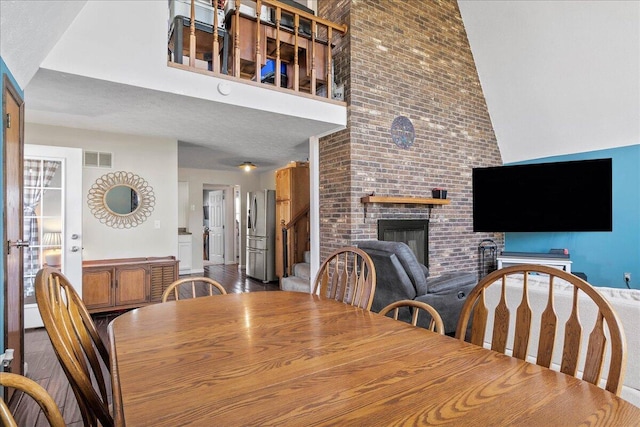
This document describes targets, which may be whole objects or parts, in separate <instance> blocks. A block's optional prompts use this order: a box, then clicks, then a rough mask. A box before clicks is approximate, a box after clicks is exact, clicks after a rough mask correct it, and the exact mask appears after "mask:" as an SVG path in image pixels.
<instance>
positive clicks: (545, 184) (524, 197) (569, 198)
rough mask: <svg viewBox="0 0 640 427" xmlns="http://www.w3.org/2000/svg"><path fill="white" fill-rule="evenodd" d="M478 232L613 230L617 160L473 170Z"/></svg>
mask: <svg viewBox="0 0 640 427" xmlns="http://www.w3.org/2000/svg"><path fill="white" fill-rule="evenodd" d="M472 180H473V231H482V232H572V231H611V230H612V222H613V221H612V176H611V159H610V158H609V159H595V160H579V161H570V162H556V163H537V164H526V165H513V166H496V167H487V168H474V169H473V175H472Z"/></svg>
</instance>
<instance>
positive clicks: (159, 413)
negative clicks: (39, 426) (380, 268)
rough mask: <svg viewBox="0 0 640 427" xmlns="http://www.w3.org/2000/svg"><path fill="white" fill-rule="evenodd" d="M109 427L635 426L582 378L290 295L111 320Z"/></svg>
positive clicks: (633, 415)
mask: <svg viewBox="0 0 640 427" xmlns="http://www.w3.org/2000/svg"><path fill="white" fill-rule="evenodd" d="M109 340H110V354H111V368H112V371H111V372H112V387H113V406H114V418H115V421H116V425H127V426H177V425H203V426H210V425H220V426H233V425H241V426H246V425H260V426H264V425H278V426H282V425H296V426H299V425H305V426H307V425H361V426H365V425H366V426H369V425H380V426H389V425H433V424H448V425H456V426H460V425H474V426H488V425H544V426H570V425H579V424H580V425H582V424H584V425H615V426H623V425H639V424H640V408H637V407H636V406H634V405H632V404H631V403H628V402H626V401H625V400H623V399H621V398H619V397H617V396H615V395H614V394H612V393H610V392H608V391H606V390H603V389H601V388H598V387H596V386H594V385H592V384H589V383H587V382H585V381H582V380H580V379H577V378H574V377H571V376H568V375H565V374H562V373H559V372H556V371H552V370H550V369H547V368H544V367H540V366H537V365H534V364H531V363H527V362H524V361H522V360H519V359H516V358H512V357H509V356H506V355H503V354H501V353H496V352H494V351H490V350H487V349H484V348H482V347H478V346H474V345H471V344H468V343H465V342H462V341H460V340H456V339H454V338H451V337H448V336H444V335H439V334H436V333H434V332H431V331H428V330H426V329H422V328H417V327H413V326H411V325H409V324H406V323H403V322H400V321H397V320H393V319H391V318H387V317H384V316H381V315H379V314H377V313H374V312H369V311H366V310H362V309H359V308H355V307H352V306H350V305H347V304H343V303H340V302H336V301H332V300H327V299H323V298H320V297H318V296H316V295H310V294H305V293H298V292H283V291H273V292H251V293H241V294H228V295H216V296H210V297H201V298H195V299H189V300H181V301H171V302H166V303H162V304H155V305H150V306H146V307H143V308H139V309H136V310H133V311H130V312H127V313H125V314H122V315H120V316H119V317H117V318H116V319H114V320H113V321H112V322H111V323H110V325H109Z"/></svg>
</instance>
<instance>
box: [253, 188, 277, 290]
mask: <svg viewBox="0 0 640 427" xmlns="http://www.w3.org/2000/svg"><path fill="white" fill-rule="evenodd" d="M275 232H276V192H275V191H274V190H262V191H256V192H250V193H247V276H249V277H253V278H255V279H259V280H262V281H263V282H265V283H266V282H272V281H274V280H277V277H276V271H275V270H276V259H275V258H276V257H275V249H276V247H275V240H276V239H275Z"/></svg>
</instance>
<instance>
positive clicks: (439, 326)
mask: <svg viewBox="0 0 640 427" xmlns="http://www.w3.org/2000/svg"><path fill="white" fill-rule="evenodd" d="M405 307H406V308H407V309H410V310H411V311H412V313H411V324H412V325H413V326H417V325H418V315H419V314H420V312H421V311H424V312H426V313H427V314H428V315H429V316H430V320H429V327H428V328H427V329H429V330H430V331H433V332H437V333H439V334H440V335H444V322H443V321H442V317H440V313H438V310H436V309H435V308H433V307H432V306H430V305H429V304H427V303H426V302H422V301H415V300H410V299H405V300H400V301H395V302H392V303H391V304H389V305H387V306H386V307H384V308H383V309H382V310H380V312H379V313H380V314H381V315H383V316H386V315H387V314H388V313H389V312H391V311H393V318H394V319H395V320H398V314H399V312H400V309H401V308H405Z"/></svg>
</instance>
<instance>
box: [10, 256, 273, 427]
mask: <svg viewBox="0 0 640 427" xmlns="http://www.w3.org/2000/svg"><path fill="white" fill-rule="evenodd" d="M204 275H205V276H208V277H211V278H213V279H214V280H217V281H218V282H220V283H221V284H222V285H223V286H224V288H225V290H226V291H227V293H242V292H260V291H277V290H279V287H278V283H277V282H272V283H262V282H261V281H259V280H255V279H251V278H248V277H246V275H245V271H244V269H239V268H238V266H237V265H235V264H232V265H210V266H206V267H205V273H204ZM181 277H183V276H181ZM122 313H124V311H120V312H112V313H100V314H96V315H94V316H93V317H94V322H95V324H96V327H97V329H98V332H100V336H101V337H102V339H103V340H104V341H105V342H106V341H107V325H108V324H109V322H111V320H113V319H115V318H116V317H117V316H119V315H120V314H122ZM24 347H25V361H26V363H27V364H28V373H27V375H28V376H29V377H30V378H31V379H33V380H34V381H37V382H38V383H39V384H40V385H42V386H43V387H44V388H45V389H46V390H47V391H48V392H49V394H51V396H52V397H53V399H54V400H55V401H56V403H57V404H58V406H59V407H60V410H61V412H62V416H63V417H64V419H65V422H66V424H67V426H72V427H80V426H82V417H81V415H80V411H79V409H78V404H77V403H76V400H75V396H74V395H73V391H72V390H71V387H70V386H69V382H68V381H67V377H66V376H65V374H64V371H63V370H62V367H61V366H60V364H59V362H58V359H57V358H56V355H55V353H54V352H53V348H52V347H51V343H50V341H49V337H48V336H47V332H46V331H45V330H44V328H38V329H30V330H28V331H26V332H25V336H24ZM107 377H108V375H107ZM10 408H11V411H12V413H13V414H14V417H15V419H16V422H17V423H18V426H24V427H31V426H34V427H35V426H48V425H49V424H48V423H47V420H46V418H45V417H44V415H42V413H41V412H42V411H41V410H40V408H39V407H38V405H37V404H36V403H35V402H34V401H33V400H32V399H31V398H29V397H28V396H26V397H25V396H22V397H21V398H20V399H13V400H12V401H11V402H10Z"/></svg>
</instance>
